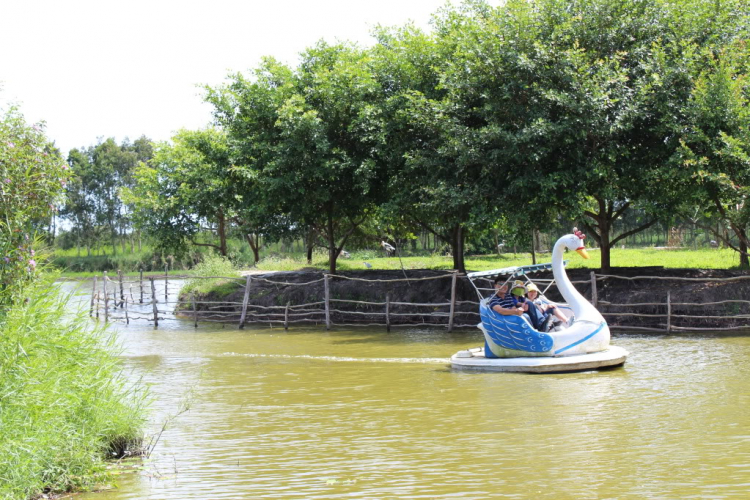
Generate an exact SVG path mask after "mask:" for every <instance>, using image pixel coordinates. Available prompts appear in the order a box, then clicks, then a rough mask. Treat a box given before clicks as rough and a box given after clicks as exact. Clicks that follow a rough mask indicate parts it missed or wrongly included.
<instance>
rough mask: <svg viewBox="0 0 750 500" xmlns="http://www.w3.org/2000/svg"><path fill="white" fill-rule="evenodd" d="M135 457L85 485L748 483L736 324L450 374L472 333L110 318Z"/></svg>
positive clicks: (500, 489) (715, 487)
mask: <svg viewBox="0 0 750 500" xmlns="http://www.w3.org/2000/svg"><path fill="white" fill-rule="evenodd" d="M118 335H119V336H120V338H121V339H122V342H123V345H124V348H125V352H124V355H123V357H124V361H125V363H126V365H127V366H128V367H129V368H130V369H131V370H132V371H133V373H134V376H143V377H144V379H145V380H146V381H147V382H149V383H151V384H152V387H153V392H154V396H155V403H154V415H153V420H152V429H151V430H152V431H154V430H155V429H157V428H159V427H160V426H161V423H162V422H163V420H164V419H165V418H166V417H167V416H168V415H170V414H174V413H176V412H177V411H178V408H179V407H180V405H181V404H182V403H183V402H184V401H185V399H186V397H187V395H188V394H190V393H192V394H193V399H192V403H191V407H190V411H189V412H187V413H185V414H183V415H181V416H179V417H178V418H177V419H176V420H175V421H174V422H173V423H172V425H171V426H170V427H169V428H168V429H167V430H166V431H165V433H164V435H163V437H162V439H161V441H160V442H159V445H158V446H157V448H156V450H155V452H154V455H153V456H152V461H151V462H149V463H148V464H147V466H146V471H145V472H140V473H135V474H128V475H125V476H124V477H123V478H122V479H121V480H120V481H119V489H117V490H115V491H107V492H100V493H93V494H88V495H84V496H83V498H86V499H100V498H106V499H110V498H111V499H129V498H133V499H135V498H154V499H160V498H164V499H185V498H201V499H203V498H395V497H405V498H450V497H460V498H493V497H502V498H518V499H526V498H556V499H557V498H575V499H588V498H591V499H599V498H639V499H640V498H745V496H746V491H747V489H748V483H750V481H748V478H750V474H749V473H750V470H748V469H750V429H749V428H748V427H749V424H750V417H748V414H747V413H748V412H747V411H746V408H748V403H750V401H749V399H750V391H749V390H748V388H747V386H748V385H747V383H746V380H747V378H748V375H750V373H748V371H749V370H750V368H748V366H747V364H746V362H745V360H746V359H748V356H749V355H750V339H748V338H746V337H743V336H732V337H727V336H710V335H701V336H671V337H667V336H660V335H652V336H645V335H639V336H635V335H634V336H621V337H619V338H617V337H616V338H615V343H616V344H618V345H621V346H622V347H625V348H626V349H627V350H629V351H630V352H631V356H630V358H629V360H628V363H627V364H626V365H625V366H624V367H623V368H621V369H616V370H610V371H605V372H584V373H574V374H552V375H528V374H512V373H511V374H496V373H495V374H493V373H472V372H453V371H451V370H450V369H449V368H448V367H447V358H448V357H449V356H450V355H451V354H452V353H453V352H455V351H457V350H458V349H461V348H465V347H468V346H473V345H478V344H479V342H480V337H479V332H478V331H477V332H457V333H453V334H448V333H446V332H445V331H441V330H424V329H414V330H408V331H395V332H391V333H386V332H385V331H381V330H377V329H369V330H368V329H361V330H334V331H330V332H326V331H325V330H324V329H323V328H297V329H294V330H290V331H288V332H285V331H284V330H283V329H268V328H263V329H254V328H246V329H245V330H237V329H235V328H232V327H226V328H221V327H217V326H212V327H206V326H200V327H199V328H198V329H195V328H193V325H192V323H191V322H189V321H186V322H165V323H164V328H163V327H162V325H161V324H160V326H159V329H158V330H154V329H153V327H152V326H136V325H133V324H131V325H130V326H119V327H118Z"/></svg>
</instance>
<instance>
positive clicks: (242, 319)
mask: <svg viewBox="0 0 750 500" xmlns="http://www.w3.org/2000/svg"><path fill="white" fill-rule="evenodd" d="M252 280H253V278H252V277H251V276H250V275H249V274H248V275H247V279H246V280H245V296H244V297H243V298H242V316H240V330H241V329H243V328H245V317H246V316H247V302H248V300H250V282H251V281H252Z"/></svg>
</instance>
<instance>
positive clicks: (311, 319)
mask: <svg viewBox="0 0 750 500" xmlns="http://www.w3.org/2000/svg"><path fill="white" fill-rule="evenodd" d="M189 279H190V280H221V281H222V282H225V283H235V284H236V287H237V289H238V290H240V291H241V292H242V294H241V295H242V300H229V298H232V297H235V298H236V297H238V296H239V292H238V293H236V294H234V295H230V297H229V298H228V299H227V300H209V299H206V298H204V297H200V296H198V295H197V294H195V293H180V291H181V288H182V285H183V283H184V280H176V279H175V277H174V276H170V275H169V273H168V272H165V273H164V274H163V275H159V276H149V277H146V278H144V277H143V273H141V274H140V276H138V277H135V278H132V277H128V278H126V277H124V276H123V274H122V273H119V272H118V273H117V276H108V275H107V273H104V275H103V276H101V277H98V276H97V277H94V279H93V283H92V288H91V296H90V311H89V313H90V316H92V317H95V318H97V319H99V320H103V321H105V322H124V323H126V324H129V323H130V322H146V323H148V324H153V325H154V326H155V327H158V326H159V324H160V323H162V322H165V321H180V322H186V321H190V322H192V323H193V325H194V326H195V327H197V326H198V325H199V324H200V323H235V324H237V326H238V327H239V328H244V327H245V325H246V324H264V325H283V327H284V328H285V329H288V328H289V326H290V325H298V324H315V325H325V327H326V328H327V329H330V328H332V327H334V326H375V327H385V329H386V330H387V331H390V330H391V328H394V327H419V326H430V327H444V328H447V329H448V331H452V330H454V329H462V328H476V325H477V323H478V322H479V320H480V317H479V302H478V300H471V299H470V298H468V297H470V296H471V293H473V288H471V287H470V286H468V278H467V277H466V276H465V275H461V274H459V273H457V272H448V273H445V274H441V275H437V276H428V277H420V278H397V279H366V278H359V277H351V276H341V275H334V274H323V275H322V276H321V277H320V278H317V279H313V280H309V281H304V282H294V281H286V280H274V279H269V278H267V277H264V276H263V275H256V276H252V275H249V276H245V277H239V278H238V277H236V276H235V277H230V276H191V277H190V278H189ZM342 280H347V281H349V282H357V283H358V284H359V283H361V286H368V285H375V286H379V287H380V288H378V292H380V295H381V296H382V300H372V299H367V300H353V299H344V298H336V296H335V295H334V294H333V293H332V292H333V290H334V289H335V287H336V286H337V285H336V283H337V282H341V281H342ZM428 280H444V282H447V281H450V283H449V286H443V287H442V289H444V290H445V291H446V293H445V300H444V301H439V302H414V301H404V300H394V299H393V297H394V293H393V292H392V291H383V290H382V289H383V288H387V287H386V286H385V285H384V284H389V285H396V284H404V283H406V284H408V286H418V284H419V282H424V281H428ZM618 280H627V281H630V282H638V281H643V280H667V281H670V282H679V281H685V282H693V283H694V284H698V283H702V284H712V283H713V284H721V283H729V282H737V281H742V280H750V276H736V277H729V278H683V277H663V276H635V277H628V276H617V275H604V274H596V273H594V272H591V273H590V279H588V280H578V281H573V282H572V283H573V284H574V285H576V287H577V288H578V289H579V290H581V291H582V293H583V295H584V296H586V298H587V299H588V300H590V301H591V302H592V303H593V304H594V306H595V307H597V308H598V309H599V311H600V312H601V313H602V315H603V316H604V317H605V319H607V322H608V324H609V326H610V329H615V330H616V329H619V330H631V331H636V330H642V331H652V332H676V331H703V330H707V331H730V330H748V329H750V300H744V299H728V300H717V301H711V302H688V301H681V300H674V299H673V296H672V293H671V291H667V292H666V294H665V296H664V297H651V298H653V299H654V300H649V301H648V302H630V303H627V302H613V301H609V300H606V299H605V298H601V299H600V298H599V294H600V289H601V288H600V287H599V285H598V283H601V282H608V283H612V282H616V281H618ZM534 282H535V283H537V285H539V286H540V287H543V286H546V288H543V290H545V291H551V292H552V293H553V294H554V292H555V291H556V290H555V288H554V283H553V280H551V279H534ZM446 284H447V283H446ZM476 284H477V285H479V286H477V289H478V290H480V291H481V292H482V293H484V294H485V296H489V295H490V294H491V293H493V292H494V289H493V288H492V286H491V283H490V282H489V281H488V280H484V282H481V281H480V280H478V281H477V283H476ZM321 285H322V297H320V300H309V297H310V296H314V295H315V294H301V295H300V296H301V297H307V298H308V300H309V301H308V300H300V301H298V302H294V301H293V300H292V299H291V298H290V299H287V300H285V303H282V304H273V303H268V301H267V300H266V302H265V303H264V302H263V301H261V300H257V297H256V295H258V296H264V293H256V294H253V293H252V291H253V290H254V289H256V291H257V290H258V289H260V290H261V292H263V291H264V290H266V291H267V290H269V287H270V288H271V289H275V290H276V291H277V292H279V291H281V290H289V289H293V288H297V289H302V288H306V287H318V288H320V287H321ZM263 286H265V287H266V288H263ZM258 287H260V288H258ZM467 290H470V293H468V294H467ZM287 295H290V294H287ZM292 295H293V294H292ZM369 295H370V296H372V295H373V294H372V293H370V294H369ZM376 295H377V293H376ZM275 296H276V298H277V299H278V298H279V297H282V298H283V294H280V293H277V294H276V295H275ZM474 297H476V294H474Z"/></svg>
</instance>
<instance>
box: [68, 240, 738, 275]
mask: <svg viewBox="0 0 750 500" xmlns="http://www.w3.org/2000/svg"><path fill="white" fill-rule="evenodd" d="M589 255H590V256H591V259H589V260H584V259H582V258H581V257H579V256H578V254H576V253H575V252H568V253H567V254H566V255H565V259H566V260H569V261H570V263H569V264H568V267H569V268H571V269H576V268H590V269H598V268H599V267H600V266H601V254H600V252H599V250H598V249H591V250H589ZM551 258H552V256H551V254H550V253H541V254H537V262H538V263H542V262H549V261H550V260H551ZM94 259H97V262H96V263H95V264H96V266H93V265H92V267H94V268H98V269H102V267H100V266H102V263H101V262H99V259H101V258H100V257H94ZM85 260H86V258H85V257H82V258H80V261H79V263H80V267H82V268H84V269H85V268H86V262H85ZM365 263H367V264H369V265H370V266H372V267H371V268H372V269H401V266H402V265H403V268H404V269H445V270H449V269H453V260H452V259H451V258H450V257H447V256H439V255H425V256H405V257H402V258H401V259H399V258H398V257H384V256H383V254H382V252H375V251H359V252H352V253H351V257H350V258H348V259H346V258H343V257H341V258H339V259H338V262H337V269H338V270H340V271H360V270H366V269H368V267H367V266H366V265H365ZM92 264H94V263H92ZM528 264H531V254H529V253H517V254H513V253H505V254H502V255H496V254H494V255H471V256H467V257H466V268H467V269H468V270H469V271H486V270H489V269H498V268H502V267H510V266H522V265H528ZM738 265H739V257H738V254H737V252H735V251H733V250H728V249H719V248H711V249H698V250H692V249H687V248H683V249H660V248H652V247H648V248H627V249H621V248H617V249H613V250H612V266H613V267H650V266H663V267H666V268H696V269H737V268H738ZM60 267H63V266H60ZM122 267H123V268H125V269H128V267H127V266H122ZM235 267H236V268H237V269H257V270H261V271H296V270H299V269H318V270H321V271H325V270H327V269H328V258H327V256H326V255H325V254H324V253H322V252H321V253H316V254H315V255H314V257H313V263H312V265H307V260H306V258H305V256H304V255H303V254H301V253H298V254H292V255H291V256H279V254H274V255H272V256H268V257H265V258H263V259H261V261H260V262H259V263H258V265H257V266H256V267H253V266H251V265H249V264H247V263H246V262H239V263H237V262H235ZM79 269H80V268H79ZM130 269H131V270H129V272H126V274H129V275H134V274H138V272H137V271H132V269H133V268H132V267H131V268H130ZM157 269H158V268H157ZM112 272H116V270H115V271H110V274H111V273H112ZM170 272H172V273H175V274H179V275H191V274H193V271H192V270H171V269H170ZM101 274H102V271H101V270H99V271H90V270H89V271H78V272H73V271H72V269H70V268H68V270H67V271H65V270H63V276H65V277H68V278H86V277H91V276H95V275H101ZM146 274H147V275H155V274H163V271H161V270H155V271H151V272H148V273H146Z"/></svg>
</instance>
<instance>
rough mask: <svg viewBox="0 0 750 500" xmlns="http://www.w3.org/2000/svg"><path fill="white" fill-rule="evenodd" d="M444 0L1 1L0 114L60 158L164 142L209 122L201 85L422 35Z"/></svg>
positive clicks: (208, 112)
mask: <svg viewBox="0 0 750 500" xmlns="http://www.w3.org/2000/svg"><path fill="white" fill-rule="evenodd" d="M444 3H445V2H444V0H307V1H305V0H276V1H273V0H271V1H261V0H245V1H241V0H235V1H232V0H212V1H210V2H208V1H203V2H192V3H191V2H189V1H185V0H183V1H175V0H150V1H143V0H127V1H126V0H0V107H3V108H4V107H6V106H7V104H8V103H9V102H12V103H16V104H18V105H19V106H20V109H21V111H22V113H23V114H24V115H25V116H26V119H27V121H28V122H30V123H33V122H38V121H41V120H44V121H46V123H47V135H48V136H49V137H50V138H51V139H53V140H54V141H55V143H56V144H57V146H58V147H60V148H61V149H62V151H63V154H67V151H68V150H69V149H72V148H75V147H84V146H89V145H93V144H95V143H96V142H97V139H98V138H99V137H103V138H107V137H115V139H116V140H117V142H118V143H119V142H121V141H122V140H123V139H124V138H125V137H129V138H130V139H131V140H134V139H137V138H138V137H140V136H141V135H146V136H147V137H149V138H150V139H153V140H167V139H169V138H170V137H171V136H172V135H173V133H174V132H175V131H176V130H178V129H180V128H183V127H184V128H190V129H196V128H201V127H204V126H206V125H207V124H208V123H209V122H210V119H211V115H210V110H211V108H210V106H208V105H207V104H204V103H202V99H201V95H202V91H201V90H200V89H199V88H198V87H197V85H199V84H209V85H218V84H220V83H222V82H223V81H224V80H225V77H226V75H227V74H228V73H229V72H236V71H241V72H246V71H247V70H248V69H250V68H253V67H255V66H257V64H258V63H259V62H260V58H261V57H262V56H265V55H270V56H274V57H276V58H278V59H280V60H282V61H284V62H287V63H289V64H296V62H297V55H298V54H299V53H300V52H301V51H302V50H303V49H304V48H305V47H308V46H310V45H312V44H313V43H315V42H316V41H317V40H319V39H321V38H323V39H325V40H328V41H335V40H336V39H341V40H352V41H356V42H359V43H361V44H363V45H369V44H371V43H372V40H371V38H370V36H369V32H370V29H371V28H372V27H373V26H375V25H377V24H383V25H389V26H390V25H401V24H404V23H405V22H407V21H408V20H412V21H414V22H415V23H416V24H417V25H418V26H421V27H424V28H427V27H428V26H429V20H430V16H431V14H432V13H434V12H435V11H436V10H437V9H438V8H439V7H441V6H443V4H444ZM456 3H458V2H456ZM493 3H495V2H493Z"/></svg>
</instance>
